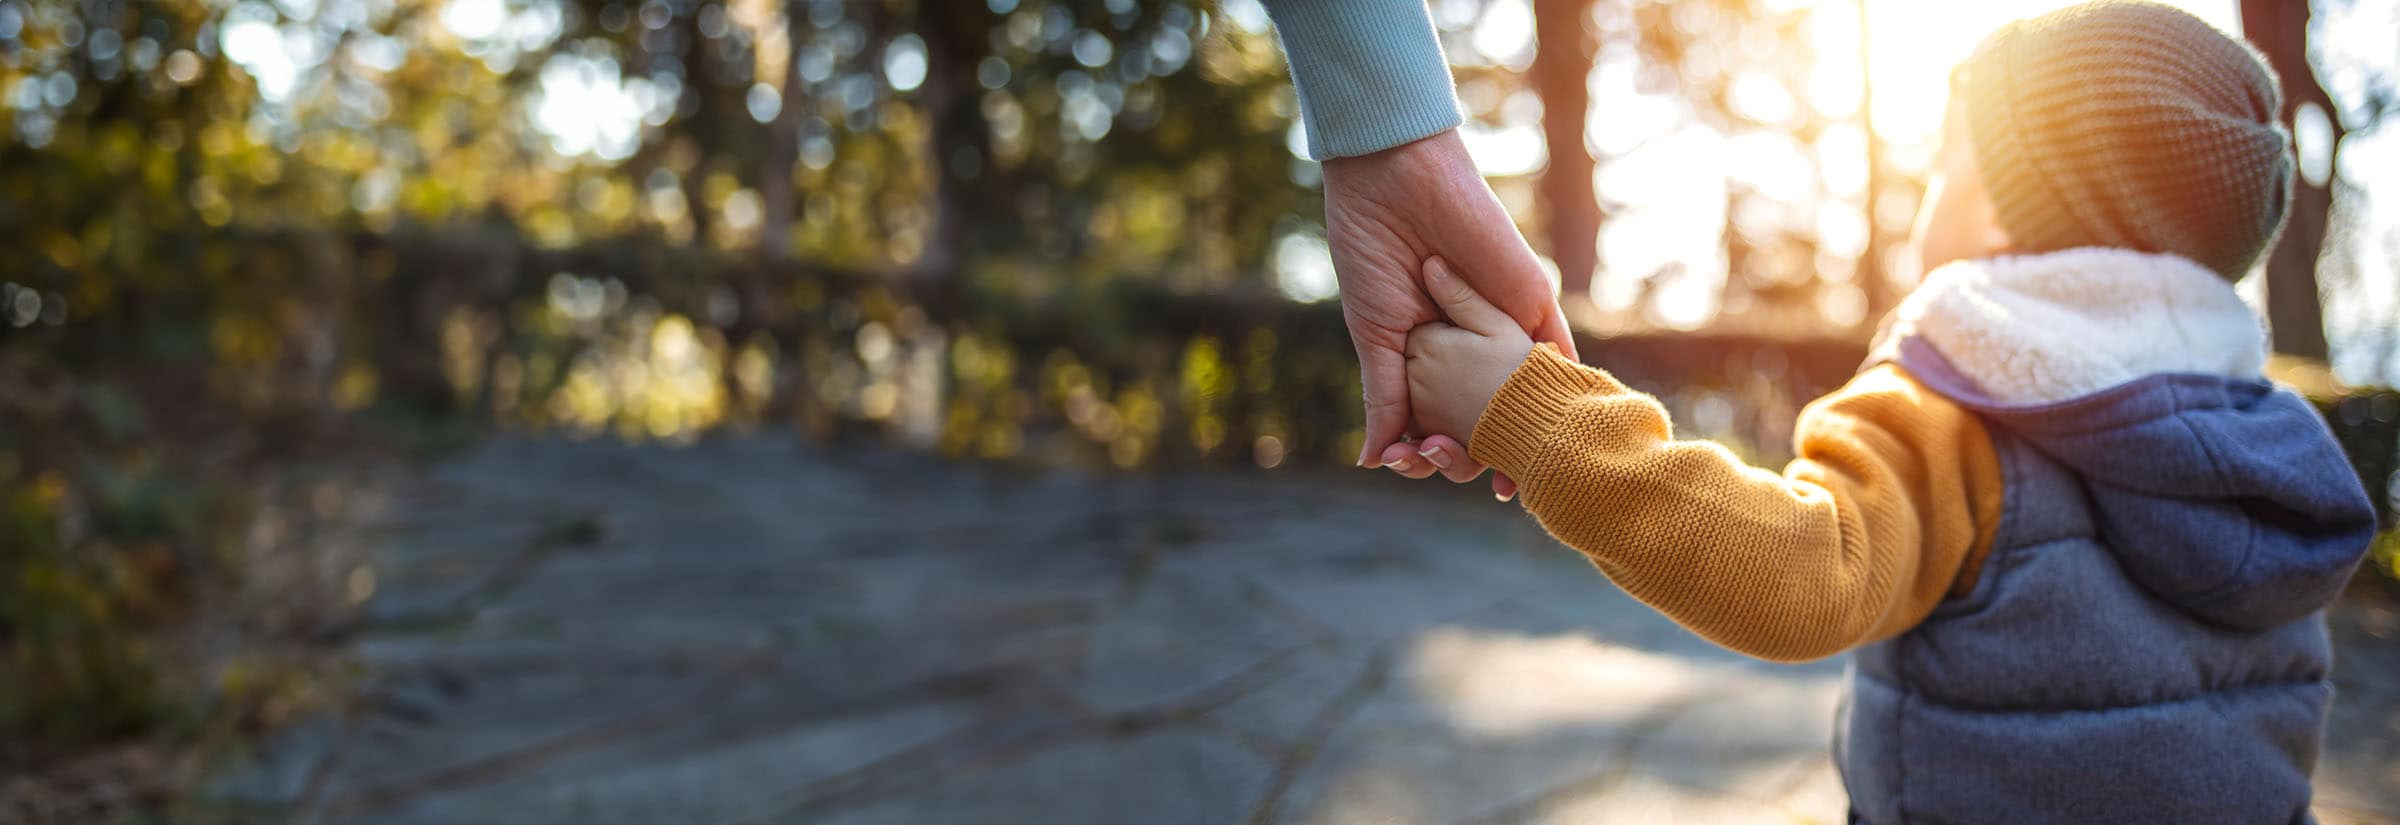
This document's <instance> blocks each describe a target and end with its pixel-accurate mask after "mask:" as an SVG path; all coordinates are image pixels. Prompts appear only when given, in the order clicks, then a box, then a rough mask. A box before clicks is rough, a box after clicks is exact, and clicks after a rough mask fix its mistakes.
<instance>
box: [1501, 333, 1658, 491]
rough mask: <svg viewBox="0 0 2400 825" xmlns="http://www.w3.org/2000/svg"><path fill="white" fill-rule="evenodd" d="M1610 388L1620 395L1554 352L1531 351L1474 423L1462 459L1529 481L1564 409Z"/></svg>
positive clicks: (1612, 383) (1541, 348)
mask: <svg viewBox="0 0 2400 825" xmlns="http://www.w3.org/2000/svg"><path fill="white" fill-rule="evenodd" d="M1611 388H1615V389H1617V390H1620V391H1621V390H1622V389H1623V387H1622V386H1621V385H1618V384H1617V383H1616V381H1614V380H1612V379H1610V378H1608V377H1607V376H1606V375H1603V374H1601V373H1598V372H1595V371H1593V370H1591V369H1588V368H1586V367H1584V366H1583V365H1582V364H1578V363H1575V361H1574V360H1572V359H1569V358H1568V357H1566V356H1564V355H1560V354H1559V353H1558V348H1556V347H1553V346H1551V345H1549V344H1539V345H1536V346H1535V347H1534V348H1533V351H1532V352H1529V353H1526V354H1525V361H1524V363H1521V364H1518V365H1517V371H1516V372H1514V373H1511V374H1510V375H1509V376H1508V383H1505V384H1501V385H1500V391H1499V392H1496V393H1493V394H1492V403H1491V404H1489V405H1487V406H1485V407H1484V408H1483V416H1482V417H1481V418H1478V419H1476V421H1475V434H1474V435H1473V436H1471V437H1470V438H1469V440H1470V442H1471V443H1469V444H1468V445H1467V454H1468V455H1470V456H1472V457H1474V459H1475V460H1476V461H1481V462H1483V463H1485V464H1489V465H1492V466H1493V467H1494V468H1497V469H1498V470H1500V471H1501V472H1504V473H1507V474H1509V475H1511V476H1515V477H1516V478H1517V479H1518V480H1520V481H1527V482H1530V481H1533V480H1535V478H1536V473H1535V470H1537V469H1538V468H1539V463H1540V461H1541V457H1542V456H1543V455H1544V454H1546V453H1548V452H1549V449H1548V443H1549V440H1550V432H1551V431H1552V430H1553V429H1555V428H1556V427H1557V425H1558V420H1559V418H1560V417H1561V416H1564V415H1565V414H1566V411H1567V407H1568V406H1569V405H1571V404H1573V403H1575V401H1576V400H1578V399H1582V398H1587V397H1590V396H1591V395H1592V393H1594V392H1606V391H1608V390H1609V389H1611Z"/></svg>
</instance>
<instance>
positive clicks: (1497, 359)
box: [1387, 257, 1534, 499]
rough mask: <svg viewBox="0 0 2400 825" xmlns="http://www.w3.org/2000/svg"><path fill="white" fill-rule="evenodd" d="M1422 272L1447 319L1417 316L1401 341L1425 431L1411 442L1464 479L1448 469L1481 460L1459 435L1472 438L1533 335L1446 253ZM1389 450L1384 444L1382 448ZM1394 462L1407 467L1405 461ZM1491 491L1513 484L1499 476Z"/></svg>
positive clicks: (1412, 401) (1414, 408)
mask: <svg viewBox="0 0 2400 825" xmlns="http://www.w3.org/2000/svg"><path fill="white" fill-rule="evenodd" d="M1423 278H1426V283H1423V288H1426V295H1428V297H1433V302H1435V305H1438V307H1440V312H1442V317H1447V321H1428V324H1418V326H1416V329H1411V331H1409V343H1406V372H1409V405H1411V417H1414V420H1416V427H1418V429H1421V432H1426V434H1428V436H1426V439H1423V441H1418V444H1416V453H1418V456H1421V458H1423V460H1428V463H1433V465H1435V468H1440V470H1445V477H1450V480H1454V482H1466V480H1474V475H1466V477H1457V475H1454V472H1447V470H1452V468H1469V470H1481V465H1476V463H1474V460H1471V458H1469V456H1466V446H1462V444H1459V439H1466V441H1469V444H1471V441H1474V434H1476V420H1481V417H1483V408H1486V405H1490V401H1493V396H1495V393H1500V386H1502V384H1507V379H1510V374H1514V372H1517V365H1522V362H1524V357H1526V353H1531V350H1534V338H1531V336H1526V333H1524V329H1522V326H1517V321H1514V319H1510V314H1507V312H1500V307H1495V305H1493V302H1490V300H1483V295H1481V293H1476V290H1474V288H1471V285H1469V283H1466V281H1462V278H1459V276H1457V271H1452V269H1450V264H1447V261H1442V259H1438V257H1435V259H1426V266H1423ZM1397 448H1406V444H1397V446H1394V451H1397ZM1390 453H1392V451H1387V456H1390ZM1392 470H1394V472H1402V475H1411V472H1406V470H1404V468H1392ZM1426 475H1430V472H1426ZM1411 477H1423V475H1411ZM1493 492H1498V494H1500V499H1507V496H1512V494H1514V484H1510V482H1505V480H1500V482H1495V484H1493Z"/></svg>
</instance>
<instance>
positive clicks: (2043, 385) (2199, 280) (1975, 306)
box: [1876, 248, 2266, 404]
mask: <svg viewBox="0 0 2400 825" xmlns="http://www.w3.org/2000/svg"><path fill="white" fill-rule="evenodd" d="M1910 336H1915V337H1917V338H1920V339H1923V340H1924V341H1925V342H1926V343H1929V344H1932V345H1933V347H1934V349H1935V350H1938V351H1940V352H1941V354H1942V357H1943V358H1945V359H1947V360H1948V361H1950V363H1951V365H1952V366H1953V367H1955V368H1956V369H1957V370H1958V371H1959V372H1960V373H1961V374H1963V375H1965V376H1966V377H1967V378H1970V379H1973V380H1974V381H1975V383H1976V384H1977V385H1978V386H1980V387H1981V388H1982V389H1983V391H1984V392H1985V393H1986V394H1988V395H1990V397H1991V398H1992V400H1994V401H1999V402H2001V403H2006V404H2034V403H2043V402H2049V401H2060V400H2065V399H2068V398H2075V397H2078V396H2082V395H2088V394H2091V393H2094V392H2098V391H2100V390H2104V389H2107V388H2109V387H2113V386H2116V385H2118V384H2123V383H2125V382H2128V381H2132V380H2134V379H2137V378H2140V377H2142V376H2145V375H2151V374H2155V373H2177V372H2182V373H2205V374H2210V375H2222V376H2227V377H2232V378H2244V379H2257V378H2259V377H2260V375H2261V374H2262V372H2263V371H2264V369H2265V365H2266V328H2265V325H2264V324H2262V323H2261V322H2260V320H2259V317H2258V314H2257V313H2255V312H2252V311H2251V309H2250V307H2249V305H2248V304H2245V303H2243V302H2242V299H2241V296H2239V295H2237V294H2235V293H2234V291H2233V285H2232V284H2231V283H2228V282H2227V281H2226V280H2225V279H2224V278H2221V277H2219V276H2218V275H2217V274H2216V273H2214V272H2211V271H2209V270H2208V269H2207V268H2205V267H2202V266H2200V265H2199V264H2196V263H2193V262H2191V261H2188V260H2185V259H2183V258H2179V257H2176V256H2173V255H2161V254H2152V253H2147V252H2135V251H2131V250H2123V249H2104V248H2090V249H2069V250H2064V251H2060V252H2052V253H2047V254H2042V255H2021V256H2002V257H1997V258H1985V259H1978V260H1969V261H1957V262H1954V263H1950V264H1946V265H1943V266H1941V267H1939V268H1937V269H1935V270H1934V271H1933V272H1931V273H1928V274H1927V275H1926V276H1925V280H1924V283H1923V284H1921V285H1920V286H1918V287H1917V289H1916V291H1914V292H1912V293H1910V294H1909V296H1908V298H1907V299H1905V300H1903V301H1902V302H1901V303H1900V307H1899V309H1898V310H1896V311H1894V313H1893V316H1892V319H1891V322H1890V324H1889V325H1888V327H1887V328H1886V329H1885V330H1884V333H1883V334H1882V335H1881V336H1880V338H1879V340H1878V342H1877V345H1876V351H1877V353H1878V355H1879V356H1889V355H1890V354H1892V353H1891V349H1890V348H1891V347H1893V346H1895V345H1896V344H1897V342H1898V341H1900V340H1901V339H1904V338H1907V337H1910Z"/></svg>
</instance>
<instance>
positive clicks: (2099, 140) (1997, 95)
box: [1914, 0, 2293, 281]
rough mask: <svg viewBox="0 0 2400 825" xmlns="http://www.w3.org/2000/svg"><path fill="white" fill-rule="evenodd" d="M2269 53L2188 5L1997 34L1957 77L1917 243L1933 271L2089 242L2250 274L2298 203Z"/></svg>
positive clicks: (2106, 8) (2052, 21)
mask: <svg viewBox="0 0 2400 825" xmlns="http://www.w3.org/2000/svg"><path fill="white" fill-rule="evenodd" d="M2280 107H2281V103H2280V99H2279V96H2278V95H2277V93H2276V88H2275V78H2274V76H2273V75H2272V74H2269V73H2268V71H2267V67H2266V65H2265V64H2264V63H2263V62H2262V61H2261V60H2260V59H2259V57H2258V54H2257V52H2255V51H2253V50H2251V49H2250V47H2249V46H2247V45H2244V44H2243V43H2241V42H2240V41H2237V40H2234V39H2233V38H2231V37H2228V36H2226V35H2225V34H2224V33H2223V32H2220V31H2217V29H2216V28H2215V27H2213V26H2210V25H2209V24H2207V23H2206V22H2203V21H2201V20H2200V19H2199V18H2196V17H2193V16H2191V15H2190V14H2187V13H2185V12H2183V11H2181V10H2178V9H2175V8H2172V7H2168V6H2163V5H2158V4H2156V3H2149V2H2132V1H2131V0H2100V2H2092V3H2085V4H2082V5H2078V6H2074V7H2071V8H2067V9H2062V10H2060V11H2056V12H2052V13H2050V14H2046V15H2043V16H2040V17H2035V18H2031V19H2028V20H2020V21H2017V22H2015V23H2011V24H2009V25H2008V26H2006V27H2003V28H2002V29H2000V30H1999V31H1998V32H1994V33H1993V34H1992V35H1991V36H1990V37H1988V38H1986V39H1985V40H1984V41H1983V44H1982V45H1980V46H1978V47H1976V49H1975V53H1974V54H1973V55H1972V56H1970V57H1968V58H1967V60H1966V62H1965V63H1963V64H1961V65H1960V66H1959V69H1958V71H1957V73H1955V74H1954V75H1952V80H1951V96H1950V109H1949V113H1948V117H1947V118H1946V123H1945V125H1944V127H1943V139H1942V149H1941V154H1940V156H1939V160H1938V161H1937V165H1936V169H1935V178H1934V184H1933V188H1931V189H1928V190H1927V191H1926V195H1925V206H1924V207H1923V209H1922V210H1921V211H1920V213H1919V215H1918V222H1917V231H1916V238H1915V239H1914V240H1915V243H1916V245H1917V248H1918V254H1919V255H1920V256H1921V260H1922V263H1923V264H1924V266H1925V268H1926V269H1928V270H1930V269H1932V268H1933V267H1936V266H1940V265H1941V264H1944V263H1948V262H1950V261H1954V260H1959V259H1962V258H1979V257H1987V256H1990V255H1995V254H2001V253H2012V254H2037V253H2042V252H2052V251H2057V250H2061V249H2072V248H2075V247H2085V246H2105V247H2116V248H2121V249H2138V250H2142V251H2145V252H2163V253H2170V254H2174V255H2179V256H2182V257H2184V258H2189V259H2191V260H2193V261H2195V262H2198V263H2199V264H2200V265H2202V266H2205V267H2208V268H2209V269H2211V270H2214V271H2216V272H2217V273H2218V274H2220V275H2223V276H2225V278H2226V280H2229V281H2231V280H2239V279H2240V278H2241V277H2242V275H2244V274H2245V273H2247V272H2248V271H2249V270H2250V266H2251V264H2252V263H2254V262H2256V261H2257V260H2258V256H2259V254H2260V253H2261V252H2263V251H2265V250H2266V248H2267V245H2268V244H2269V243H2271V242H2272V241H2273V240H2274V237H2275V232H2276V229H2277V228H2278V227H2280V226H2281V225H2282V223H2283V213H2284V209H2285V206H2286V205H2287V203H2288V202H2289V201H2290V199H2291V187H2292V177H2293V163H2292V155H2291V150H2290V148H2289V146H2290V141H2289V139H2288V138H2287V136H2286V135H2285V133H2284V130H2283V127H2282V126H2281V125H2280V123H2279V122H2278V120H2277V114H2278V112H2279V111H2280Z"/></svg>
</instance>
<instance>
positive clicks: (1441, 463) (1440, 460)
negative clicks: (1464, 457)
mask: <svg viewBox="0 0 2400 825" xmlns="http://www.w3.org/2000/svg"><path fill="white" fill-rule="evenodd" d="M1417 455H1421V456H1424V457H1425V460H1426V461H1431V462H1433V466H1434V467H1436V468H1439V469H1443V470H1447V469H1450V457H1449V456H1447V455H1444V454H1443V453H1442V449H1441V448H1440V447H1427V448H1425V449H1422V450H1418V451H1417Z"/></svg>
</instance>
